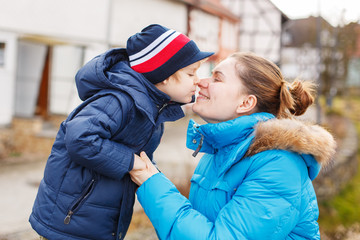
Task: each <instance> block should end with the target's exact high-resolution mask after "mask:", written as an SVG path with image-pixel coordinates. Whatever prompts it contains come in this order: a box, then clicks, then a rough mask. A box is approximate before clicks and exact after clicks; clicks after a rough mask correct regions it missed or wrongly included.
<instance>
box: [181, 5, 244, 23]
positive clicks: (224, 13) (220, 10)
mask: <svg viewBox="0 0 360 240" xmlns="http://www.w3.org/2000/svg"><path fill="white" fill-rule="evenodd" d="M174 1H177V2H182V3H185V4H187V5H190V6H192V7H195V8H198V9H201V10H203V11H204V12H207V13H210V14H213V15H216V16H219V17H223V18H227V19H229V20H231V21H234V22H237V21H239V20H240V18H239V16H237V15H235V14H234V13H232V12H231V11H230V10H229V9H227V8H226V7H225V6H224V5H222V4H221V2H220V0H174Z"/></svg>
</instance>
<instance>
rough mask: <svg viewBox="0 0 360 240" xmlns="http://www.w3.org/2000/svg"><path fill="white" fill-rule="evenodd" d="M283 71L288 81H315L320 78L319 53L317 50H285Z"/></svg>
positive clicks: (288, 48)
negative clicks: (318, 69)
mask: <svg viewBox="0 0 360 240" xmlns="http://www.w3.org/2000/svg"><path fill="white" fill-rule="evenodd" d="M281 53H282V61H281V71H282V74H283V75H284V77H285V78H286V79H288V80H294V79H296V78H298V79H301V80H312V81H315V80H316V79H317V77H318V71H317V67H318V62H319V60H320V59H319V52H318V50H317V49H315V48H311V47H303V48H290V47H287V48H283V50H282V51H281Z"/></svg>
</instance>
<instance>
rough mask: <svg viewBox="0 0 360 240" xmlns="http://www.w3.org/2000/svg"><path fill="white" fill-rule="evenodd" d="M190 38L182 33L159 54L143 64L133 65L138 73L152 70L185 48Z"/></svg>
mask: <svg viewBox="0 0 360 240" xmlns="http://www.w3.org/2000/svg"><path fill="white" fill-rule="evenodd" d="M188 42H190V39H189V38H188V37H187V36H185V35H184V34H180V35H179V36H177V37H176V38H175V39H174V40H172V41H171V42H170V43H169V44H168V45H167V46H166V47H165V48H164V49H163V50H161V51H160V52H159V53H158V54H156V55H155V56H153V57H152V58H150V59H149V60H147V61H146V62H143V63H141V64H138V65H135V66H132V67H131V68H132V69H134V70H135V71H136V72H138V73H146V72H151V71H153V70H155V69H157V68H158V67H160V66H161V65H163V64H164V63H165V62H166V61H168V60H169V59H170V58H171V57H173V56H174V55H175V54H176V53H177V52H178V51H179V50H180V49H181V48H183V47H184V46H185V45H186V44H187V43H188Z"/></svg>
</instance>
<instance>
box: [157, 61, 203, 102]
mask: <svg viewBox="0 0 360 240" xmlns="http://www.w3.org/2000/svg"><path fill="white" fill-rule="evenodd" d="M199 67H200V62H195V63H193V64H191V65H189V66H187V67H184V68H182V69H180V70H178V71H177V72H176V73H174V74H173V75H171V76H170V77H169V78H168V79H166V80H165V81H163V82H160V83H158V84H155V86H156V87H157V88H158V89H159V90H160V91H163V92H164V93H166V94H167V95H169V96H170V99H171V101H174V102H179V103H190V102H191V100H192V96H193V95H195V92H196V86H197V84H198V83H199V78H198V76H197V73H196V71H197V70H198V69H199Z"/></svg>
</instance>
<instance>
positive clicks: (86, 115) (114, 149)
mask: <svg viewBox="0 0 360 240" xmlns="http://www.w3.org/2000/svg"><path fill="white" fill-rule="evenodd" d="M128 111H129V104H121V102H120V101H119V100H118V99H117V98H115V97H113V96H112V95H108V96H104V97H101V98H99V99H97V100H95V101H93V102H90V103H89V104H88V105H86V106H85V107H84V108H83V109H82V110H81V111H80V112H79V113H78V114H77V115H76V117H74V118H73V119H72V120H70V121H68V122H67V124H66V134H65V143H66V147H67V150H68V153H69V155H70V157H71V160H72V161H74V162H76V163H78V164H80V165H82V166H85V167H87V168H90V169H93V170H95V171H96V172H98V173H100V174H102V175H105V176H108V177H111V178H115V179H121V178H122V177H123V176H124V174H126V173H127V172H128V171H129V170H131V169H132V166H133V161H134V151H133V150H132V149H130V148H129V147H127V146H126V145H124V144H121V143H118V142H115V141H113V140H112V137H113V135H114V134H115V133H116V132H117V131H119V129H120V128H122V127H123V125H124V124H126V119H127V115H128Z"/></svg>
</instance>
